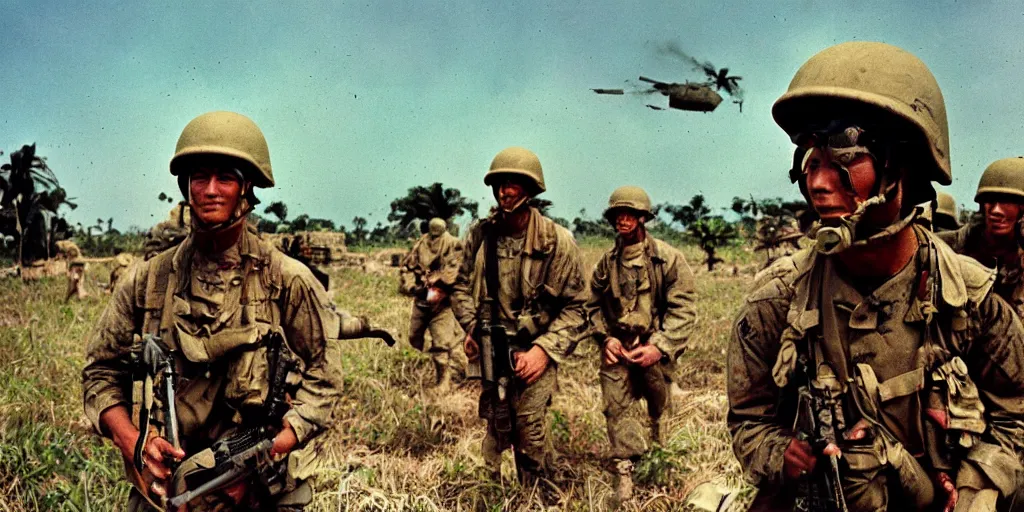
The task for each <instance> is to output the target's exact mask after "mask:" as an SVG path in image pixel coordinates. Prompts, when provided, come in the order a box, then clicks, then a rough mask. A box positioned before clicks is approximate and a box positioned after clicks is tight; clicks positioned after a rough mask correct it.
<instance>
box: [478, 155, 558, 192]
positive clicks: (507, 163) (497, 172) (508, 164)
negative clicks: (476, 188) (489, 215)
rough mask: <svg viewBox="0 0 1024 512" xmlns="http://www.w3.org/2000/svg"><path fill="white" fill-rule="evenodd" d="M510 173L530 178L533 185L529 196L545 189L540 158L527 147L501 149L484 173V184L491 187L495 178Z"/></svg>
mask: <svg viewBox="0 0 1024 512" xmlns="http://www.w3.org/2000/svg"><path fill="white" fill-rule="evenodd" d="M510 174H514V175H517V176H523V177H526V178H528V179H529V180H530V183H532V184H533V185H534V190H531V191H530V192H529V193H530V195H531V196H536V195H537V194H540V193H541V192H544V191H545V190H547V189H546V188H545V187H544V169H542V168H541V166H540V158H537V155H536V154H534V152H533V151H530V150H529V149H526V148H520V147H515V146H513V147H510V148H505V149H503V150H501V152H500V153H498V154H497V156H495V157H494V160H492V161H491V168H490V170H488V171H487V174H485V175H484V184H485V185H488V186H492V187H493V186H494V185H495V184H496V183H495V179H496V178H498V177H500V176H507V175H510Z"/></svg>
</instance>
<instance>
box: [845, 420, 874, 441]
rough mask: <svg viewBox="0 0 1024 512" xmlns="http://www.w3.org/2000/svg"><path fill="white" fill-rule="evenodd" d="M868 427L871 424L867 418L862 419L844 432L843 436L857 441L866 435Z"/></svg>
mask: <svg viewBox="0 0 1024 512" xmlns="http://www.w3.org/2000/svg"><path fill="white" fill-rule="evenodd" d="M869 428H871V424H870V423H868V422H867V420H863V419H862V420H860V421H858V422H857V424H856V425H854V426H853V428H851V429H849V430H847V431H846V432H844V433H843V437H844V438H846V439H849V440H852V441H859V440H861V439H864V438H865V437H867V435H868V429H869Z"/></svg>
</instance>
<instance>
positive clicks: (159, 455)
mask: <svg viewBox="0 0 1024 512" xmlns="http://www.w3.org/2000/svg"><path fill="white" fill-rule="evenodd" d="M160 440H161V438H159V437H154V438H152V439H150V440H149V442H148V443H146V446H145V448H144V450H145V455H146V456H148V457H149V461H150V462H163V460H164V451H163V450H161V449H160Z"/></svg>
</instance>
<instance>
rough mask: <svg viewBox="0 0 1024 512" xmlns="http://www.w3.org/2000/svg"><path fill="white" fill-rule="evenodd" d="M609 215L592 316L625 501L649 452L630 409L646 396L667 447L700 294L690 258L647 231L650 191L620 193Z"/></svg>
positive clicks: (655, 434) (657, 434)
mask: <svg viewBox="0 0 1024 512" xmlns="http://www.w3.org/2000/svg"><path fill="white" fill-rule="evenodd" d="M604 218H605V219H606V220H607V221H608V223H609V224H611V225H612V227H613V228H614V229H615V231H616V233H617V237H616V239H615V247H613V248H612V249H611V250H610V251H608V252H607V253H605V254H604V256H602V257H601V260H600V261H598V263H597V266H596V267H595V268H594V275H593V277H592V278H591V280H590V300H589V301H588V302H587V316H588V318H589V320H590V325H591V329H592V330H593V333H594V338H595V340H596V341H597V342H598V343H599V344H600V345H601V346H602V347H603V350H602V354H603V357H602V358H601V371H600V377H601V393H602V395H603V397H604V416H605V419H606V420H607V422H608V440H609V441H610V442H611V445H612V446H611V448H612V456H611V467H612V470H613V476H614V478H615V484H614V488H615V494H616V499H617V500H618V501H619V503H621V502H623V501H625V500H628V499H629V498H630V497H631V496H632V491H633V480H632V472H633V463H634V462H636V461H637V460H639V459H640V455H642V454H643V452H644V451H645V450H646V448H647V447H646V443H645V440H644V432H643V428H642V426H641V425H640V424H639V423H638V422H637V421H636V420H635V419H634V418H632V417H630V416H629V415H628V414H627V412H628V411H629V408H630V406H632V405H633V404H634V403H635V402H636V401H637V399H639V398H640V397H643V398H644V399H646V400H647V412H648V415H649V416H650V420H651V432H652V435H651V438H652V439H653V440H654V442H657V443H660V442H661V416H662V413H664V411H665V409H666V407H667V406H668V405H669V397H670V392H669V389H670V386H671V376H672V374H673V373H674V372H673V367H674V363H675V360H676V359H677V358H678V357H679V355H680V354H682V353H683V349H684V348H685V345H686V341H687V338H688V337H689V335H690V330H691V328H692V327H693V322H694V319H695V317H696V309H695V307H694V300H695V298H696V297H695V295H696V294H695V292H694V280H693V273H692V272H690V267H689V266H688V265H687V264H686V260H685V259H684V258H683V254H682V253H680V252H679V250H677V249H676V248H674V247H672V246H671V245H669V244H667V243H665V242H663V241H661V240H658V239H657V238H654V237H653V236H650V235H649V234H647V230H646V229H645V227H644V224H645V223H646V222H647V221H648V220H650V219H652V218H654V213H653V212H651V199H650V197H648V196H647V192H645V191H644V190H643V189H642V188H640V187H630V186H626V187H620V188H618V189H616V190H615V192H612V195H611V198H609V199H608V209H607V210H605V212H604Z"/></svg>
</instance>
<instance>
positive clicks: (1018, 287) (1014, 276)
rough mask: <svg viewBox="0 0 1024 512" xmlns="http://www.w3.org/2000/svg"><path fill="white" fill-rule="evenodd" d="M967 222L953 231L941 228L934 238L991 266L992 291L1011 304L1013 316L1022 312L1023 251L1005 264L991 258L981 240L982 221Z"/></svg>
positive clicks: (1023, 294)
mask: <svg viewBox="0 0 1024 512" xmlns="http://www.w3.org/2000/svg"><path fill="white" fill-rule="evenodd" d="M978 220H981V222H980V223H979V222H968V223H967V224H966V225H964V226H963V227H962V228H960V229H957V230H956V231H943V232H941V233H938V235H937V236H938V237H939V238H940V239H941V240H942V241H944V242H946V243H947V244H949V246H950V247H951V248H953V250H954V251H956V252H957V253H958V254H963V255H965V256H970V257H971V258H974V259H976V260H978V262H980V263H981V264H982V265H985V266H987V267H989V268H994V269H995V271H996V281H995V284H994V285H993V291H994V292H995V293H997V294H998V295H999V296H1000V297H1002V298H1003V300H1005V301H1006V302H1009V303H1010V305H1011V306H1013V309H1014V311H1016V312H1017V316H1022V315H1024V250H1019V249H1018V251H1017V257H1016V258H1015V259H1013V260H1012V261H1011V262H1010V263H1009V264H1006V263H1005V262H1004V261H1000V259H998V258H995V257H993V254H992V250H991V247H990V246H989V244H988V242H986V241H985V233H984V231H985V224H984V220H982V219H978Z"/></svg>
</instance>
